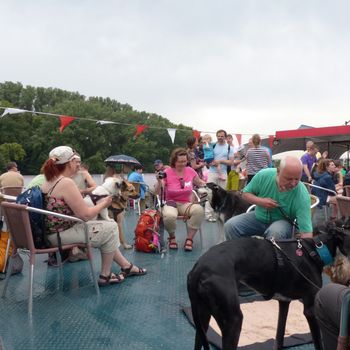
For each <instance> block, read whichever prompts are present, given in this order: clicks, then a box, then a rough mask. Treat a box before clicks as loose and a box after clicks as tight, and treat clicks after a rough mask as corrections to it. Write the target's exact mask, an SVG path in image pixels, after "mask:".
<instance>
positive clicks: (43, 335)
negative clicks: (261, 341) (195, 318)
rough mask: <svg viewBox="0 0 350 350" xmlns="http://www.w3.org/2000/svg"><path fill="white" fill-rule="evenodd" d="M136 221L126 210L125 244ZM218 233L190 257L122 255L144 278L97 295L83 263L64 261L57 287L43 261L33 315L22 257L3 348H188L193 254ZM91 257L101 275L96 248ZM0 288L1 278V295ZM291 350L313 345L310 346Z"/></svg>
mask: <svg viewBox="0 0 350 350" xmlns="http://www.w3.org/2000/svg"><path fill="white" fill-rule="evenodd" d="M137 219H138V215H137V214H136V213H135V212H134V211H133V210H130V211H128V212H127V214H126V220H125V231H126V233H127V238H128V240H129V242H131V241H132V237H133V230H134V228H135V225H136V221H137ZM216 228H217V226H216V224H213V223H207V222H205V223H204V224H203V236H204V240H203V248H200V242H199V235H197V236H196V238H195V241H194V251H193V252H192V253H186V252H184V250H183V249H179V250H178V251H169V252H167V253H166V254H165V255H164V257H163V258H161V255H159V254H145V253H139V252H135V251H133V250H125V251H123V253H124V254H125V255H126V257H127V258H128V259H130V261H133V262H134V263H135V264H137V265H139V266H141V267H145V268H147V269H148V274H147V275H146V276H142V277H132V278H128V279H127V280H126V281H125V282H123V283H122V284H120V285H114V286H108V287H105V288H101V293H100V296H99V297H97V296H96V294H95V290H94V288H93V285H92V282H91V278H90V275H89V272H90V270H89V267H88V264H87V263H86V262H84V261H83V262H77V263H66V264H65V265H64V268H63V272H64V273H63V275H64V276H63V282H62V281H61V280H60V278H59V275H60V274H59V269H57V268H52V267H48V266H47V264H46V263H45V262H44V260H45V257H44V256H43V257H40V259H39V260H38V261H37V264H36V269H35V279H34V306H33V316H32V318H29V316H28V313H27V296H28V266H27V260H28V259H26V258H25V257H24V260H25V266H24V269H23V272H22V273H21V274H19V275H16V276H12V277H11V279H10V284H9V288H8V290H7V295H6V298H4V299H0V314H1V318H0V336H1V338H2V344H1V342H0V349H1V346H2V348H3V349H6V350H19V349H33V350H34V349H35V350H40V349H45V350H46V349H52V350H55V349H60V350H61V349H84V350H88V349H93V350H96V349H130V350H131V349H132V350H152V349H173V350H177V349H178V350H184V349H193V346H194V335H195V331H194V328H193V327H192V326H190V324H189V322H188V321H187V319H186V317H185V316H184V314H183V312H182V311H181V307H182V306H188V305H189V299H188V296H187V291H186V276H187V273H188V272H189V270H190V269H191V268H192V266H193V264H194V263H195V261H196V260H197V259H198V257H199V256H200V255H201V254H202V253H203V252H204V251H206V250H207V249H208V248H209V247H210V246H212V245H213V244H214V243H215V242H216V237H217V229H216ZM177 238H178V241H179V246H180V247H181V246H182V245H183V243H184V240H185V225H184V224H183V223H182V222H178V234H177ZM94 254H95V259H94V263H95V269H96V271H99V267H100V259H99V254H98V251H97V250H95V251H94ZM115 271H118V268H117V266H115ZM2 288H3V281H0V292H1V291H2ZM301 317H303V316H302V315H301ZM213 349H214V348H213ZM289 349H290V350H292V349H294V350H311V349H314V347H313V345H312V344H308V345H303V346H297V347H293V348H289Z"/></svg>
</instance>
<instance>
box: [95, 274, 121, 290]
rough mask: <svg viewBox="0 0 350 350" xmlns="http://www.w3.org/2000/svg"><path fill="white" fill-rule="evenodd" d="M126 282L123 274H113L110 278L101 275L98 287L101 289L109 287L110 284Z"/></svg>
mask: <svg viewBox="0 0 350 350" xmlns="http://www.w3.org/2000/svg"><path fill="white" fill-rule="evenodd" d="M124 280H125V277H124V275H123V274H119V275H117V274H116V273H114V272H111V273H110V275H109V276H103V275H100V276H99V280H98V285H99V286H100V287H105V286H109V285H110V284H118V283H122V282H124Z"/></svg>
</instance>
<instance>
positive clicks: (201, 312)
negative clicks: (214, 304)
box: [187, 273, 210, 350]
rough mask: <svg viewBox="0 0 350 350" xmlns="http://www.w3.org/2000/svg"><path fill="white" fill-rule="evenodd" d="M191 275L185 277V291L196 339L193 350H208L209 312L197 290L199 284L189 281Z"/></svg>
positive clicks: (199, 287)
mask: <svg viewBox="0 0 350 350" xmlns="http://www.w3.org/2000/svg"><path fill="white" fill-rule="evenodd" d="M191 277H192V276H191V273H189V274H188V277H187V290H188V294H189V297H190V301H191V308H192V317H193V322H194V324H195V327H196V338H195V344H194V350H200V349H202V346H203V347H204V350H210V347H209V343H208V339H207V335H206V332H207V330H208V327H209V321H210V312H209V310H208V309H207V307H206V305H205V303H204V302H203V299H202V297H201V293H200V291H199V289H201V282H198V281H194V280H192V279H191Z"/></svg>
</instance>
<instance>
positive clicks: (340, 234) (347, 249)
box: [315, 220, 350, 258]
mask: <svg viewBox="0 0 350 350" xmlns="http://www.w3.org/2000/svg"><path fill="white" fill-rule="evenodd" d="M315 233H316V234H317V235H319V238H320V239H321V240H322V242H324V243H326V244H327V246H328V249H329V250H330V252H331V254H332V255H333V256H335V255H336V250H337V248H338V249H339V250H340V252H341V253H342V254H343V255H344V256H347V257H348V258H350V221H349V220H345V221H344V220H336V221H328V222H327V223H326V224H325V225H321V226H318V227H317V228H316V230H315Z"/></svg>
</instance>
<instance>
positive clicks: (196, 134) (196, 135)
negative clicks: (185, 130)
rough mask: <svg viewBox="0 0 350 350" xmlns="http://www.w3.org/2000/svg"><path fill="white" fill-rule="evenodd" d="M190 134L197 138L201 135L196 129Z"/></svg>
mask: <svg viewBox="0 0 350 350" xmlns="http://www.w3.org/2000/svg"><path fill="white" fill-rule="evenodd" d="M192 135H193V136H194V137H195V138H196V139H197V140H198V139H199V138H200V136H201V133H200V131H198V130H193V131H192Z"/></svg>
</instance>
